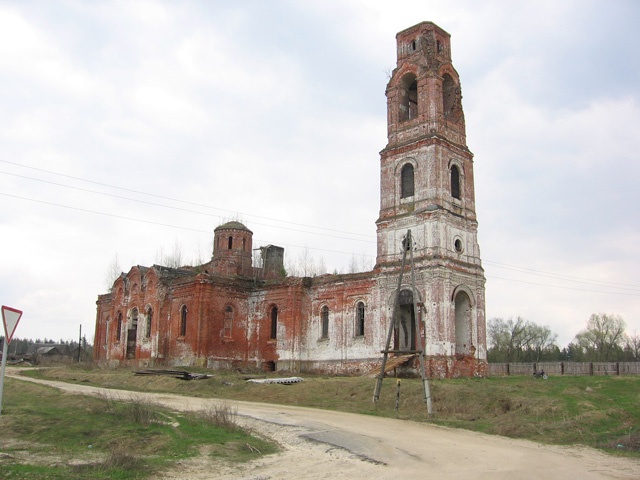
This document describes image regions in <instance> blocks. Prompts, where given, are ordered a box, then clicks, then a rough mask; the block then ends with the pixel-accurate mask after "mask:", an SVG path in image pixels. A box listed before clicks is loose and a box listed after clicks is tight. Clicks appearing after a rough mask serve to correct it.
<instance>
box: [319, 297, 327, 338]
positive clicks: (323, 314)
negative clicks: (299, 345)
mask: <svg viewBox="0 0 640 480" xmlns="http://www.w3.org/2000/svg"><path fill="white" fill-rule="evenodd" d="M320 316H321V317H322V338H329V307H327V306H326V305H325V306H324V307H322V311H321V315H320Z"/></svg>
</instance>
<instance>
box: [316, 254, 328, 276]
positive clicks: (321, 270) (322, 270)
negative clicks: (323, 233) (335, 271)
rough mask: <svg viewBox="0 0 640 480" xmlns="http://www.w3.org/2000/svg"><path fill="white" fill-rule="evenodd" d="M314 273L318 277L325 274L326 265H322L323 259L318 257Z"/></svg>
mask: <svg viewBox="0 0 640 480" xmlns="http://www.w3.org/2000/svg"><path fill="white" fill-rule="evenodd" d="M316 271H317V273H318V275H324V274H325V273H327V265H326V264H325V263H324V257H320V260H318V266H317V268H316Z"/></svg>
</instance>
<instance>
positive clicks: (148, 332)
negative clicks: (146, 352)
mask: <svg viewBox="0 0 640 480" xmlns="http://www.w3.org/2000/svg"><path fill="white" fill-rule="evenodd" d="M152 322H153V310H151V307H149V309H148V310H147V330H146V332H145V336H146V337H147V338H149V337H150V336H151V324H152Z"/></svg>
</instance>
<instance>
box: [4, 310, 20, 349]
mask: <svg viewBox="0 0 640 480" xmlns="http://www.w3.org/2000/svg"><path fill="white" fill-rule="evenodd" d="M20 317H22V310H17V309H15V308H11V307H5V306H4V305H3V306H2V323H3V324H4V338H6V339H7V345H9V344H10V343H11V338H12V337H13V332H15V331H16V327H17V326H18V322H19V321H20Z"/></svg>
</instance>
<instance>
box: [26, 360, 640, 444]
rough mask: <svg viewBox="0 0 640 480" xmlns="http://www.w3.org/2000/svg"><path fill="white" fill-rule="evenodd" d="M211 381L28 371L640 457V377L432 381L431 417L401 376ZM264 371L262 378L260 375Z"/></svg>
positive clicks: (217, 375)
mask: <svg viewBox="0 0 640 480" xmlns="http://www.w3.org/2000/svg"><path fill="white" fill-rule="evenodd" d="M189 370H190V371H194V372H198V371H199V372H206V373H212V374H213V375H214V376H213V378H210V379H207V380H191V381H184V380H179V379H176V378H173V377H166V376H137V375H134V374H133V371H132V370H127V369H115V370H113V369H99V368H81V367H51V368H47V369H42V370H34V371H31V372H29V373H28V374H29V375H34V376H38V377H41V378H49V379H58V380H64V381H70V382H81V383H84V384H90V385H94V386H104V387H109V388H119V389H127V390H132V391H145V392H172V393H179V394H182V395H193V396H198V397H204V398H208V397H212V398H213V397H215V398H224V399H230V400H245V401H254V402H266V403H281V404H287V405H298V406H308V407H316V408H323V409H329V410H340V411H346V412H356V413H362V414H368V415H380V416H386V417H396V416H397V417H398V418H401V419H410V420H415V421H423V422H432V423H435V424H438V425H444V426H449V427H456V428H464V429H469V430H475V431H480V432H484V433H489V434H495V435H503V436H507V437H512V438H525V439H530V440H534V441H537V442H541V443H550V444H561V445H572V444H581V445H587V446H591V447H596V448H600V449H604V450H607V451H609V452H616V453H623V454H627V455H632V456H640V377H638V376H619V377H618V376H601V377H597V376H596V377H587V376H585V377H579V376H551V377H549V379H548V380H542V379H534V378H531V377H492V378H477V379H453V380H432V381H431V382H430V385H431V393H432V400H433V409H434V413H433V415H431V416H429V415H428V414H427V411H426V406H425V405H424V403H423V401H422V391H421V382H420V380H418V379H402V380H401V382H400V387H399V390H400V393H399V401H398V409H397V410H396V400H397V393H398V387H397V385H396V380H395V379H393V378H387V379H385V380H384V382H383V386H382V392H381V397H380V400H379V401H378V402H377V403H376V404H374V403H373V401H372V396H373V389H374V386H375V379H373V378H368V377H328V376H307V375H305V376H304V380H305V381H304V382H302V383H298V384H294V385H273V384H267V385H264V384H254V383H248V382H246V379H247V378H249V377H250V376H251V375H248V374H242V373H237V372H212V371H211V370H198V369H189ZM260 376H264V375H263V374H261V375H260Z"/></svg>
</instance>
